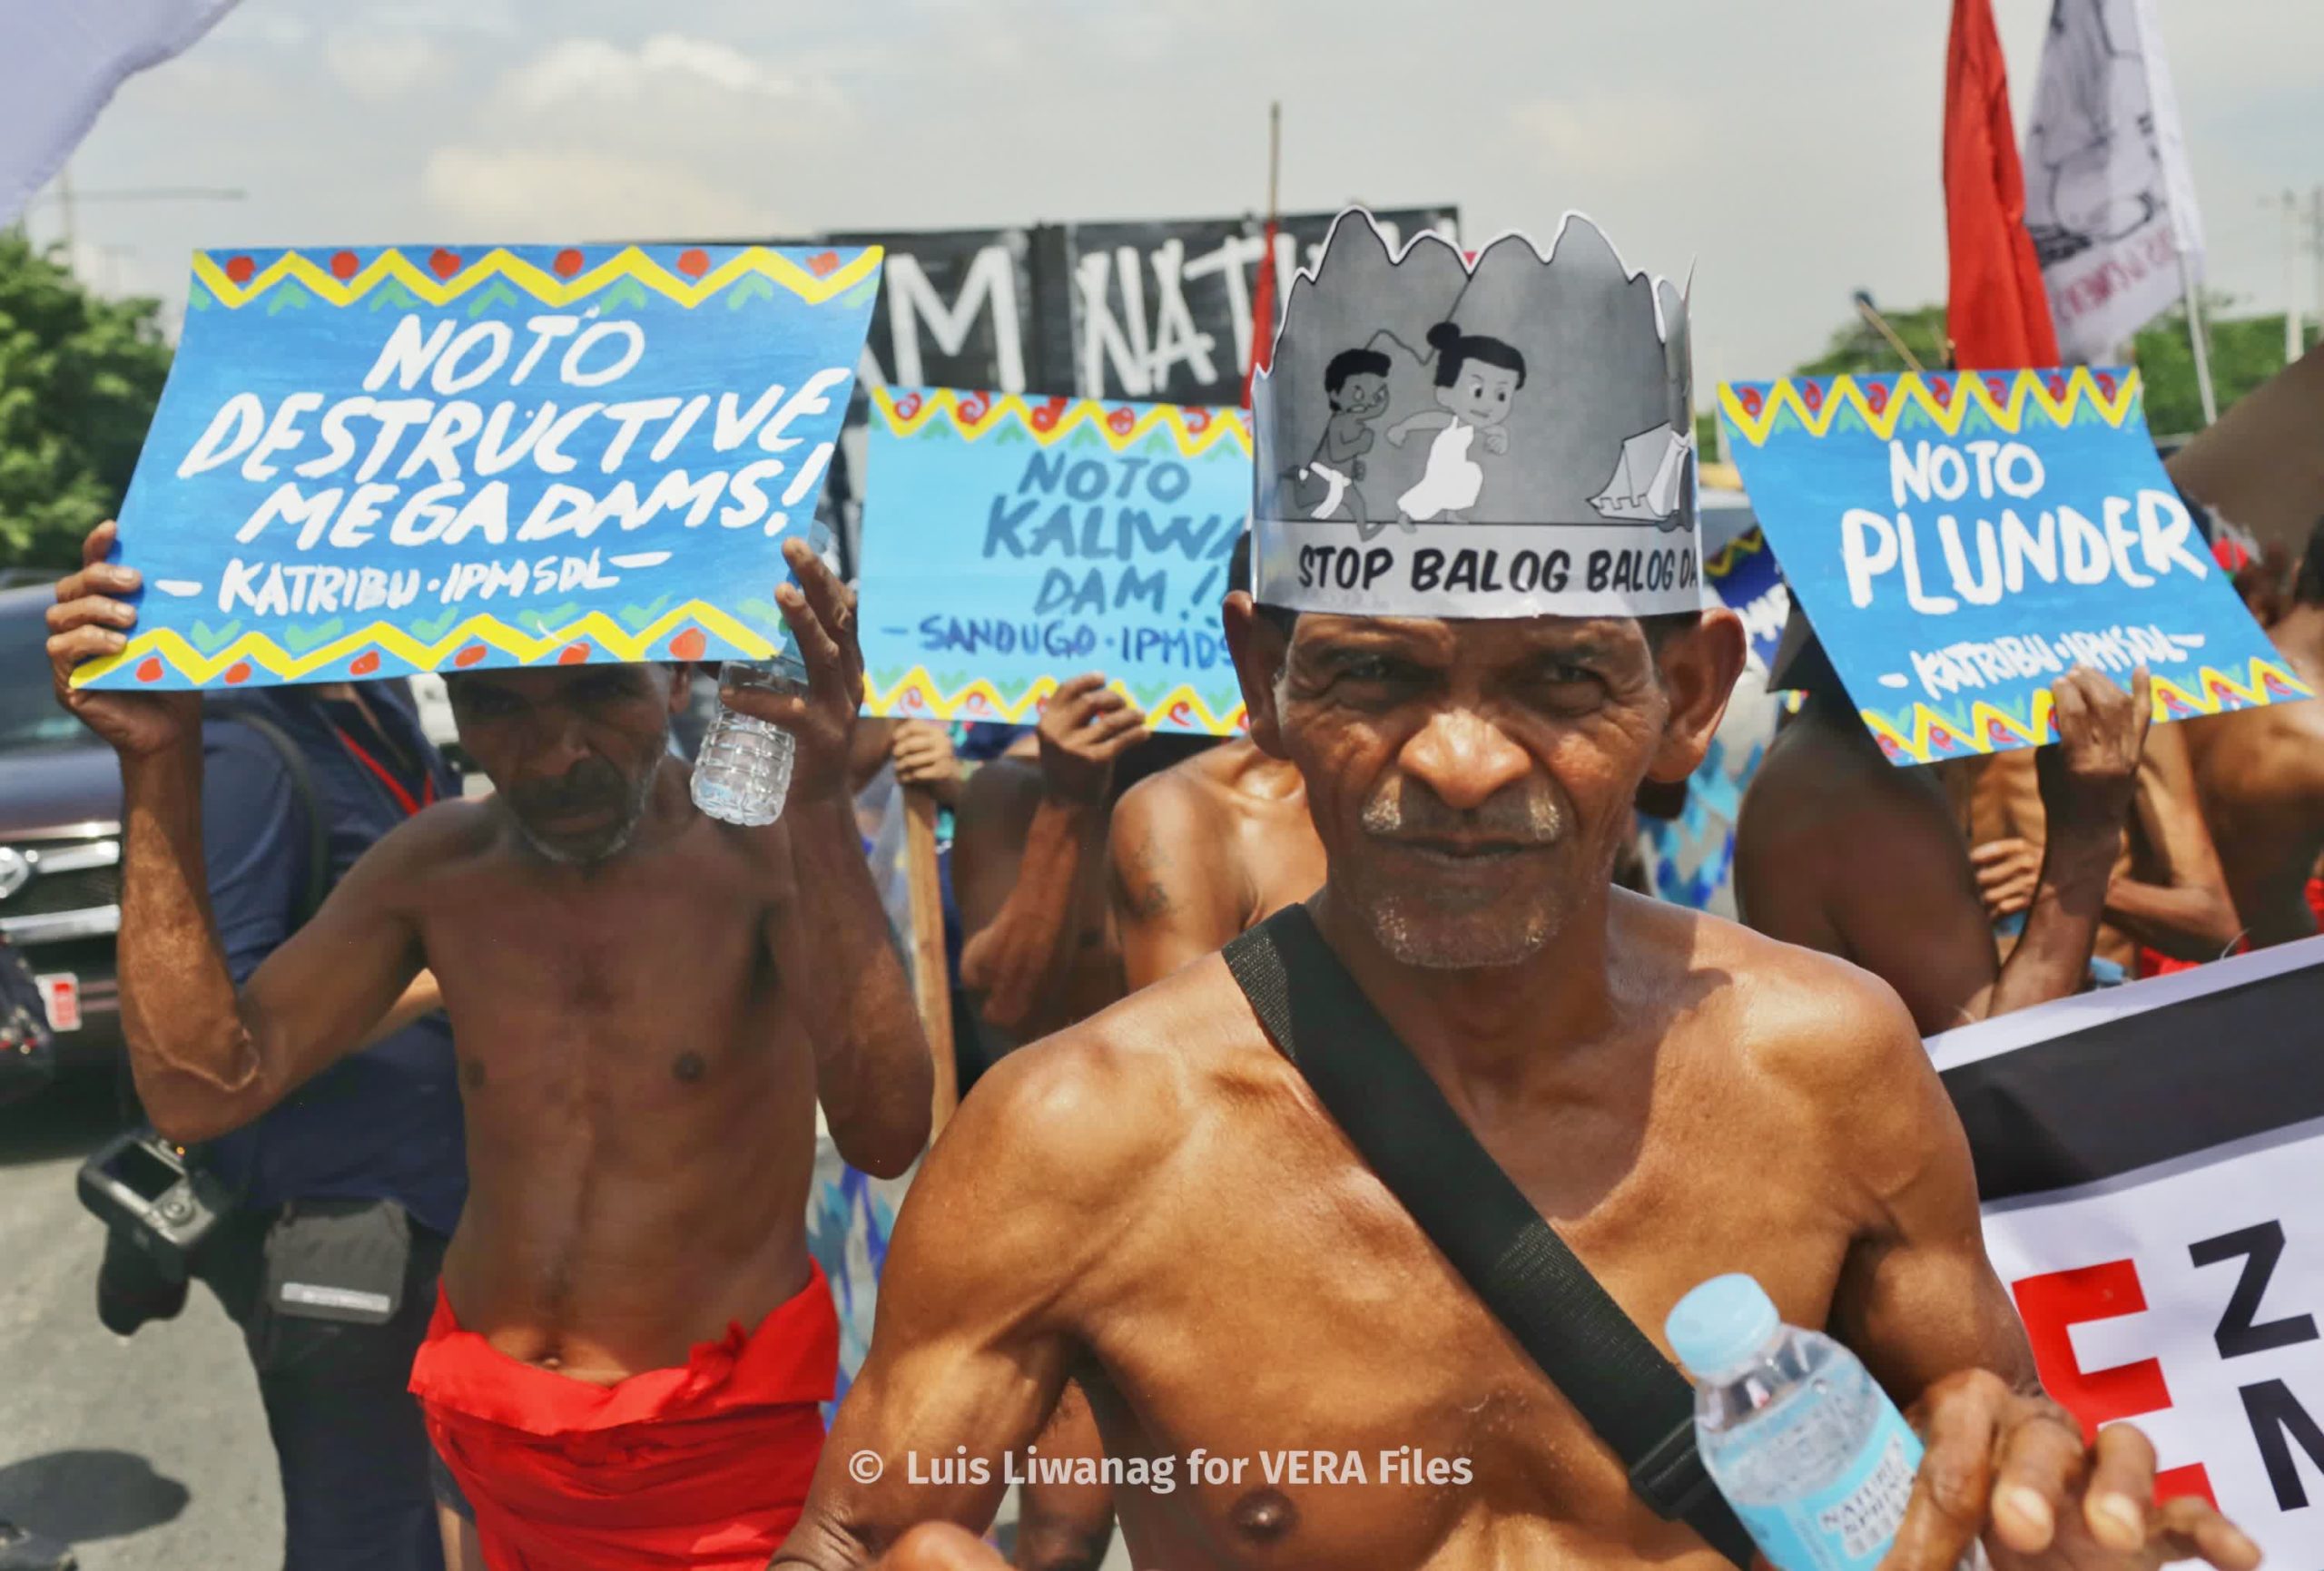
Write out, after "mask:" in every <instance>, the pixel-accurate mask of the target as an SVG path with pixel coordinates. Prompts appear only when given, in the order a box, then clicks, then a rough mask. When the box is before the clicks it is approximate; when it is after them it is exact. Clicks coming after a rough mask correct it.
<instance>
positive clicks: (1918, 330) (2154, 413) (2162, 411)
mask: <svg viewBox="0 0 2324 1571" xmlns="http://www.w3.org/2000/svg"><path fill="white" fill-rule="evenodd" d="M2234 303H2235V302H2234V300H2233V298H2232V297H2230V296H2227V295H2213V296H2209V297H2207V298H2206V299H2205V300H2204V310H2205V312H2206V314H2207V316H2208V318H2209V322H2210V328H2211V333H2210V345H2211V389H2212V391H2213V393H2214V394H2215V395H2216V396H2217V398H2218V399H2219V407H2220V410H2221V413H2224V412H2226V410H2227V409H2228V408H2229V407H2230V406H2232V405H2233V404H2234V402H2235V400H2236V399H2238V398H2241V397H2243V395H2244V394H2246V393H2248V392H2250V391H2251V389H2252V388H2257V387H2258V386H2259V385H2260V383H2262V382H2264V381H2266V380H2267V379H2268V378H2270V377H2272V376H2274V375H2275V374H2276V373H2277V372H2278V371H2280V370H2282V369H2283V368H2284V319H2283V317H2282V316H2281V315H2280V314H2279V315H2276V316H2268V317H2239V318H2233V319H2230V318H2228V317H2226V316H2225V314H2224V313H2225V312H2226V311H2227V310H2228V309H2230V308H2232V306H2233V305H2234ZM1887 320H1888V325H1889V327H1891V328H1892V329H1895V330H1896V336H1897V337H1898V338H1899V339H1903V340H1904V342H1905V348H1907V349H1911V350H1912V351H1913V354H1914V356H1915V358H1918V359H1919V361H1920V363H1921V364H1922V365H1923V366H1924V367H1926V368H1932V369H1934V368H1937V367H1941V366H1943V365H1945V363H1946V360H1947V355H1948V347H1947V341H1946V339H1945V308H1944V307H1943V306H1920V307H1917V308H1915V309H1912V310H1908V311H1896V312H1891V313H1889V315H1888V319H1887ZM2131 356H2132V361H2133V362H2134V363H2135V364H2136V365H2137V366H2138V368H2139V374H2140V376H2141V377H2142V378H2144V380H2145V382H2146V423H2147V428H2148V429H2149V430H2151V431H2152V432H2153V433H2154V434H2155V435H2156V436H2157V437H2183V436H2188V435H2191V434H2192V433H2193V432H2195V431H2199V430H2201V428H2202V424H2203V400H2202V393H2201V389H2200V388H2198V387H2197V386H2196V383H2195V351H2194V349H2193V346H2192V345H2191V343H2190V342H2189V340H2188V337H2187V313H2186V311H2185V310H2184V309H2173V310H2171V311H2169V312H2167V313H2166V314H2164V315H2162V316H2160V317H2157V318H2156V319H2154V321H2153V322H2152V323H2151V324H2149V325H2148V327H2147V328H2146V329H2145V330H2144V331H2142V332H2141V333H2140V334H2139V335H2138V337H2137V338H2136V339H2134V340H2132V347H2131ZM1905 369H1907V367H1906V366H1905V362H1904V360H1903V359H1902V358H1899V357H1898V356H1897V354H1896V350H1895V349H1891V348H1890V347H1889V345H1888V341H1887V340H1886V339H1884V338H1882V337H1881V336H1880V334H1879V333H1878V332H1876V331H1875V330H1874V329H1873V328H1872V326H1871V324H1869V323H1867V322H1866V321H1865V320H1863V319H1861V318H1855V319H1851V320H1849V321H1848V322H1847V323H1846V325H1845V326H1843V327H1841V328H1840V329H1838V330H1837V332H1835V333H1833V335H1832V337H1831V339H1830V341H1829V342H1827V344H1826V345H1825V346H1824V352H1823V353H1822V354H1821V355H1820V356H1818V357H1817V358H1815V359H1812V360H1809V361H1808V362H1807V363H1806V364H1805V365H1802V366H1799V367H1797V368H1795V369H1794V372H1793V374H1794V375H1796V376H1802V377H1837V376H1839V375H1842V374H1843V373H1846V374H1848V375H1852V376H1864V375H1867V374H1873V373H1877V372H1883V371H1901V370H1905Z"/></svg>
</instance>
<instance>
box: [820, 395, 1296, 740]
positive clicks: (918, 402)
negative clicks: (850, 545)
mask: <svg viewBox="0 0 2324 1571" xmlns="http://www.w3.org/2000/svg"><path fill="white" fill-rule="evenodd" d="M865 468H866V470H867V474H866V476H865V480H864V509H863V571H862V579H861V589H862V604H863V618H864V625H863V633H862V638H863V660H864V668H865V670H864V687H865V692H864V707H865V709H866V710H867V711H868V712H871V713H873V714H894V715H906V716H921V717H928V718H950V717H960V718H966V719H971V720H989V721H991V720H999V721H1014V720H1025V721H1027V722H1029V721H1030V717H1031V714H1032V712H1033V710H1034V709H1035V707H1036V706H1037V705H1038V703H1039V701H1040V700H1041V699H1042V698H1044V697H1046V696H1047V695H1048V694H1049V692H1050V691H1051V690H1052V689H1054V688H1055V687H1056V686H1057V685H1058V683H1059V682H1062V681H1064V680H1066V679H1067V678H1069V677H1073V676H1077V675H1079V674H1080V673H1084V672H1091V671H1097V672H1103V673H1105V674H1106V675H1107V676H1108V678H1109V679H1110V680H1111V681H1112V682H1113V684H1114V685H1115V686H1117V687H1118V688H1120V689H1121V690H1122V691H1123V692H1127V693H1128V695H1129V697H1130V698H1131V700H1132V701H1133V702H1136V703H1137V705H1138V706H1139V707H1140V708H1141V709H1143V710H1145V711H1146V713H1147V723H1148V724H1150V725H1151V726H1152V727H1153V728H1154V729H1155V730H1157V731H1207V732H1212V733H1219V734H1223V733H1225V732H1228V731H1233V730H1235V729H1236V727H1237V726H1238V725H1240V724H1241V722H1242V718H1243V700H1242V692H1241V690H1240V689H1239V688H1238V687H1237V686H1236V681H1235V667H1234V663H1233V662H1232V661H1231V660H1230V659H1229V658H1228V656H1227V653H1226V639H1225V638H1224V637H1223V636H1222V635H1221V634H1220V633H1219V625H1218V604H1219V602H1220V601H1221V600H1222V599H1224V598H1225V597H1226V559H1227V557H1228V556H1229V555H1232V554H1233V552H1234V549H1235V541H1236V536H1237V535H1240V534H1241V533H1242V532H1243V525H1244V522H1245V520H1246V518H1247V517H1248V515H1249V513H1250V505H1251V439H1250V432H1249V428H1248V427H1246V425H1245V424H1244V421H1243V417H1242V414H1241V412H1240V411H1239V410H1236V409H1211V408H1200V407H1180V406H1177V405H1174V404H1123V403H1107V402H1098V401H1095V400H1089V399H1084V400H1081V401H1079V402H1075V401H1072V400H1069V399H1066V398H1050V399H1048V400H1045V401H1042V400H1036V401H1033V402H1028V401H1026V400H1025V399H1023V398H1009V397H1003V396H1001V395H1000V394H988V393H957V392H952V391H949V390H947V389H944V388H884V389H881V390H879V391H877V392H875V393H874V394H873V396H872V429H871V442H870V457H868V459H867V460H866V461H865Z"/></svg>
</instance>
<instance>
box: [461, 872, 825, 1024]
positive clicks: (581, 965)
mask: <svg viewBox="0 0 2324 1571" xmlns="http://www.w3.org/2000/svg"><path fill="white" fill-rule="evenodd" d="M660 873H661V876H658V877H643V876H625V877H622V878H618V879H614V878H608V879H606V881H605V882H604V883H603V884H602V885H591V886H586V887H581V888H556V887H544V886H542V885H539V884H535V883H532V882H529V881H527V880H524V879H507V878H493V877H487V876H478V877H476V878H472V879H465V880H457V881H455V880H447V881H446V882H445V883H444V884H443V885H441V886H439V887H437V888H433V889H429V890H428V891H427V893H426V895H425V898H424V899H423V901H422V904H421V907H420V910H419V932H420V942H421V946H422V948H423V950H424V951H425V957H426V960H427V963H428V967H429V968H430V969H431V970H433V971H434V972H435V974H436V977H437V980H438V984H439V985H440V986H441V987H442V989H443V992H444V999H445V1006H446V1010H447V1013H448V1015H449V1016H450V1018H451V1021H452V1026H453V1033H454V1037H455V1041H456V1043H457V1044H458V1048H459V1051H460V1054H461V1057H462V1059H463V1061H464V1062H490V1061H493V1060H502V1061H506V1060H508V1059H510V1058H511V1057H512V1056H531V1055H533V1054H535V1053H544V1052H546V1053H551V1054H555V1055H556V1056H562V1057H570V1056H573V1055H574V1053H575V1050H576V1049H578V1048H583V1047H586V1046H591V1045H593V1044H611V1045H614V1046H617V1047H618V1048H619V1049H620V1050H621V1051H623V1052H624V1053H625V1055H626V1054H630V1053H635V1054H639V1055H644V1054H648V1053H651V1054H654V1055H656V1056H667V1055H666V1054H665V1052H664V1050H665V1049H666V1050H667V1053H668V1054H675V1053H682V1052H693V1053H694V1054H695V1055H696V1056H697V1057H698V1058H699V1059H700V1060H701V1062H702V1064H703V1065H704V1068H705V1069H706V1068H708V1067H710V1066H712V1065H714V1064H715V1062H716V1060H717V1056H718V1055H719V1053H720V1051H721V1049H722V1047H724V1046H725V1045H726V1043H727V1042H728V1041H729V1040H730V1039H731V1038H733V1037H734V1036H735V1035H736V1034H737V1031H738V1029H739V1028H740V1027H741V1026H743V1024H744V1022H745V1020H746V1017H747V1016H750V1015H752V1014H753V1013H755V1012H757V1011H758V1010H760V1009H761V1008H763V1007H764V1006H767V1005H768V1004H769V1003H770V1002H771V1000H772V999H773V996H774V994H775V993H776V991H777V990H778V989H779V986H780V981H781V978H780V977H779V975H778V973H777V968H776V967H775V963H774V960H773V955H772V952H771V949H770V946H769V944H768V940H767V927H768V922H767V918H768V914H769V906H768V902H767V901H766V899H765V898H763V896H762V895H760V894H759V893H758V892H756V891H754V890H753V889H750V888H749V887H748V886H747V885H746V884H745V883H744V882H743V881H742V880H740V879H734V878H732V877H718V876H703V869H695V868H691V867H690V866H689V865H688V864H686V863H684V862H679V861H675V860H674V861H672V862H671V863H670V864H669V865H667V866H666V867H665V868H663V869H660ZM689 875H691V876H689ZM673 1062H674V1063H675V1059H674V1060H673Z"/></svg>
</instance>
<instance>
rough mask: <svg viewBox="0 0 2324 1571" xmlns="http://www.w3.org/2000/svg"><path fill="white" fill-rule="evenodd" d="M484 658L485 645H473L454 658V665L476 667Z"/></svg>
mask: <svg viewBox="0 0 2324 1571" xmlns="http://www.w3.org/2000/svg"><path fill="white" fill-rule="evenodd" d="M483 658H484V645H483V644H481V643H471V644H469V645H468V647H467V648H466V649H463V650H461V651H460V652H459V653H458V654H456V655H454V656H452V663H453V664H454V665H458V666H461V667H467V666H470V665H474V664H475V663H477V662H478V661H479V660H482V659H483Z"/></svg>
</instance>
